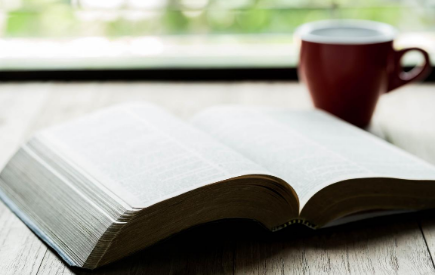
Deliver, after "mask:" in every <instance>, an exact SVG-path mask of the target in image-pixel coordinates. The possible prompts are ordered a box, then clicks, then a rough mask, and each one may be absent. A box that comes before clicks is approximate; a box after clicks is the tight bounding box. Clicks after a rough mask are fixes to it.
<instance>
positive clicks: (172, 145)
mask: <svg viewBox="0 0 435 275" xmlns="http://www.w3.org/2000/svg"><path fill="white" fill-rule="evenodd" d="M37 137H38V138H39V139H40V140H42V141H44V142H45V143H47V144H48V145H47V146H51V147H55V148H56V149H57V150H58V152H59V154H61V155H62V156H63V157H65V158H66V159H69V160H71V162H72V163H74V164H75V165H76V166H78V167H79V168H80V169H82V170H83V171H84V172H86V173H87V174H89V175H90V176H92V177H94V178H95V179H96V181H97V182H98V183H99V184H101V185H102V187H104V188H107V190H109V191H111V192H114V193H115V194H117V195H119V196H120V197H121V199H123V200H124V201H127V202H129V204H130V205H132V206H134V207H138V208H142V207H147V206H149V205H152V204H154V203H156V202H159V201H162V200H164V199H167V198H170V197H172V196H175V195H178V194H181V193H184V192H187V191H189V190H192V189H195V188H198V187H201V186H203V185H206V184H211V183H214V182H218V181H222V180H226V179H229V178H233V177H238V176H242V175H247V174H269V173H270V172H269V171H267V170H266V169H264V168H262V167H260V166H259V165H257V164H255V163H254V162H253V161H251V160H249V159H247V158H245V157H244V156H242V155H241V154H240V153H237V152H235V151H233V150H232V149H230V148H228V147H227V146H224V145H222V144H221V143H219V142H217V141H215V140H214V139H212V138H210V137H209V136H208V135H207V134H205V133H203V132H201V131H199V130H197V129H195V128H193V127H192V126H191V125H189V124H187V123H185V122H182V121H181V120H179V119H177V118H176V117H174V116H172V115H170V114H169V113H167V112H165V111H164V110H162V109H160V108H158V107H156V106H153V105H146V104H127V105H122V106H120V107H114V108H111V109H108V110H104V111H100V112H98V113H95V114H92V115H90V116H87V117H84V118H82V119H79V120H76V121H73V122H70V123H66V124H63V125H60V126H56V127H53V128H51V129H48V130H46V131H43V132H41V133H40V134H39V135H38V136H37Z"/></svg>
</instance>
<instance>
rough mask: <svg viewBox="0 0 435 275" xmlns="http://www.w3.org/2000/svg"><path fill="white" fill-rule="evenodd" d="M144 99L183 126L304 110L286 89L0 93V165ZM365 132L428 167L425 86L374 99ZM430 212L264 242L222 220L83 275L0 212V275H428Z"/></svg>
mask: <svg viewBox="0 0 435 275" xmlns="http://www.w3.org/2000/svg"><path fill="white" fill-rule="evenodd" d="M137 100H146V101H149V102H153V103H156V104H158V105H161V106H163V107H164V108H166V109H168V110H169V111H171V112H173V113H175V114H176V115H178V116H179V117H181V118H183V119H189V118H190V117H191V116H192V115H193V114H195V113H196V112H198V111H200V110H202V109H205V108H207V107H210V106H213V105H217V104H244V105H268V106H279V107H285V106H287V107H289V108H294V109H306V108H311V103H310V99H309V96H308V94H307V92H306V91H305V88H304V87H303V86H301V85H299V84H297V83H288V82H278V83H276V82H270V83H265V82H246V83H243V82H221V83H219V82H217V83H159V82H132V83H126V82H113V83H111V82H86V83H49V82H47V83H6V84H0V166H3V165H4V164H5V163H6V161H7V160H8V158H9V157H10V156H11V155H12V154H13V153H14V151H15V150H16V149H17V148H18V147H19V145H20V144H21V143H22V142H24V141H25V140H26V139H27V138H29V137H30V136H31V135H32V133H34V132H35V131H37V130H38V129H41V128H44V127H47V126H50V125H53V124H56V123H59V122H62V121H66V120H69V119H72V118H75V117H78V116H81V115H83V114H86V113H89V112H92V111H93V110H96V109H99V108H101V107H104V106H108V105H112V104H115V103H121V102H128V101H137ZM372 128H373V129H376V134H378V135H380V136H383V137H385V138H386V139H387V140H388V141H390V142H393V143H394V144H396V145H397V146H399V147H402V148H404V149H406V150H408V151H410V152H412V153H414V154H416V155H418V156H420V157H422V158H424V159H426V160H427V161H429V162H432V163H434V164H435V85H428V84H426V85H410V86H407V87H405V88H402V89H401V90H398V91H397V92H394V93H391V94H388V95H384V96H383V97H382V99H381V101H380V103H379V106H378V109H377V112H376V114H375V118H374V122H373V127H372ZM434 257H435V211H425V212H421V213H416V214H407V215H396V216H389V217H382V218H377V219H372V220H367V221H362V222H358V223H353V224H349V225H344V226H340V227H337V228H330V229H323V230H319V231H312V230H308V229H306V228H302V227H298V226H295V227H289V228H287V229H286V230H284V231H281V232H278V233H275V234H271V233H269V232H266V231H265V230H263V229H262V228H261V227H259V226H258V225H257V224H255V223H253V222H248V221H226V222H218V223H213V224H207V225H203V226H199V227H197V228H193V229H190V230H187V231H185V232H182V233H180V234H178V235H176V236H174V237H172V238H169V239H168V240H165V241H163V242H162V243H159V244H157V245H154V246H153V247H150V248H148V249H146V250H144V251H142V252H139V253H137V254H135V255H133V256H131V257H128V258H126V259H124V260H121V261H118V262H116V263H114V264H111V265H108V266H106V267H103V268H101V269H97V270H96V271H93V272H90V271H86V270H81V269H77V268H69V267H68V266H66V265H65V264H64V263H63V262H62V261H61V260H60V259H59V258H58V257H57V256H56V254H55V253H54V252H53V251H52V250H51V249H49V248H48V247H47V246H46V245H45V244H44V243H43V242H42V241H41V240H39V239H38V238H37V237H36V236H35V235H34V234H33V233H32V232H31V231H30V230H29V229H28V228H27V227H26V226H25V225H24V224H23V223H22V222H21V221H20V220H19V219H18V218H17V217H16V216H15V215H14V214H13V213H11V211H10V210H9V209H8V208H7V207H6V206H5V205H4V204H3V203H0V274H432V273H435V268H434V261H433V259H434Z"/></svg>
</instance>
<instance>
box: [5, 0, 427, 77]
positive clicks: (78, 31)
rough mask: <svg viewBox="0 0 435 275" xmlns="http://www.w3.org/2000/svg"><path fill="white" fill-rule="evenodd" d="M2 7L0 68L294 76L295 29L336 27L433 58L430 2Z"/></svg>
mask: <svg viewBox="0 0 435 275" xmlns="http://www.w3.org/2000/svg"><path fill="white" fill-rule="evenodd" d="M0 7H1V10H0V31H1V34H2V36H1V38H0V47H1V49H2V51H0V59H1V62H0V69H44V68H73V69H74V68H154V67H156V68H159V67H176V68H177V67H178V68H179V67H181V68H184V67H204V66H206V67H207V66H208V67H224V68H226V67H240V66H242V67H266V68H267V67H294V66H296V64H297V58H296V56H297V43H296V42H295V41H294V38H293V32H294V30H295V29H296V28H297V27H298V26H299V25H301V24H303V23H306V22H310V21H315V20H321V19H333V18H337V19H338V18H353V19H367V20H374V21H380V22H385V23H388V24H391V25H393V26H395V27H396V28H397V29H399V30H400V32H401V35H400V37H399V38H398V39H397V41H396V47H397V48H401V47H407V46H411V45H412V46H419V47H421V48H424V49H426V50H427V51H429V52H430V53H431V54H432V55H434V54H435V36H434V34H433V30H434V29H435V1H434V0H418V1H416V0H412V1H411V0H369V1H362V0H357V1H354V0H330V1H321V0H309V1H302V0H147V1H143V0H0ZM431 31H432V33H431ZM138 57H146V58H138ZM419 57H420V56H419V55H418V53H417V54H415V55H412V54H409V56H408V55H407V56H406V58H405V63H408V64H411V65H412V63H417V62H418V61H419ZM433 60H435V59H433Z"/></svg>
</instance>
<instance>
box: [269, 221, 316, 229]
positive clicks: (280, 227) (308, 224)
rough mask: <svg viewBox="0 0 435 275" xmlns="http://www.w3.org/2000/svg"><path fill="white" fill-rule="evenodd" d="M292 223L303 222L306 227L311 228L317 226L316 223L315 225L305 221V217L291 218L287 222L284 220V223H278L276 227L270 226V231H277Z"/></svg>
mask: <svg viewBox="0 0 435 275" xmlns="http://www.w3.org/2000/svg"><path fill="white" fill-rule="evenodd" d="M292 224H303V225H305V226H306V227H309V228H311V229H317V228H318V226H317V225H315V224H314V223H312V222H309V221H307V220H305V219H293V220H290V221H288V222H286V223H284V224H282V225H279V226H276V227H274V228H272V232H275V231H279V230H281V229H284V228H286V227H287V226H289V225H292Z"/></svg>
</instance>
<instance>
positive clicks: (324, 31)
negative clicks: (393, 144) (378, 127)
mask: <svg viewBox="0 0 435 275" xmlns="http://www.w3.org/2000/svg"><path fill="white" fill-rule="evenodd" d="M296 34H297V36H299V38H300V39H301V43H302V44H301V51H300V60H299V68H298V74H299V78H300V79H301V80H302V81H303V82H305V83H306V85H307V86H308V90H309V92H310V94H311V98H312V100H313V103H314V106H315V107H316V108H319V109H323V110H325V111H327V112H329V113H331V114H333V115H335V116H337V117H339V118H341V119H343V120H345V121H347V122H349V123H352V124H354V125H356V126H358V127H361V128H364V127H366V126H367V125H368V124H369V123H370V119H371V117H372V115H373V112H374V110H375V107H376V103H377V101H378V99H379V96H380V95H382V94H384V93H388V92H390V91H392V90H394V89H396V88H398V87H400V86H402V85H405V84H407V83H409V82H411V81H413V80H418V79H421V78H424V77H425V76H426V75H427V74H428V73H429V72H430V69H431V67H430V61H429V55H428V54H427V52H426V51H424V50H422V49H419V48H407V49H402V50H399V51H396V50H394V48H393V40H394V38H395V35H396V30H395V29H394V28H393V27H392V26H390V25H387V24H384V23H378V22H372V21H364V20H330V21H318V22H313V23H308V24H305V25H303V26H301V27H300V28H299V29H298V30H297V32H296ZM409 51H419V52H420V53H421V54H422V55H423V57H424V59H425V63H424V64H423V65H422V66H418V67H415V68H413V69H412V70H411V71H410V72H404V71H403V69H402V66H401V64H400V60H401V58H402V57H403V55H404V54H405V53H407V52H409Z"/></svg>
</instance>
